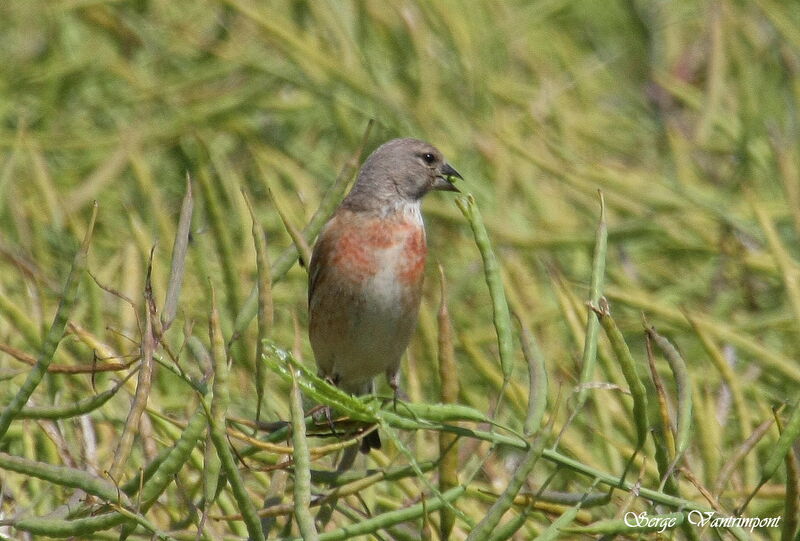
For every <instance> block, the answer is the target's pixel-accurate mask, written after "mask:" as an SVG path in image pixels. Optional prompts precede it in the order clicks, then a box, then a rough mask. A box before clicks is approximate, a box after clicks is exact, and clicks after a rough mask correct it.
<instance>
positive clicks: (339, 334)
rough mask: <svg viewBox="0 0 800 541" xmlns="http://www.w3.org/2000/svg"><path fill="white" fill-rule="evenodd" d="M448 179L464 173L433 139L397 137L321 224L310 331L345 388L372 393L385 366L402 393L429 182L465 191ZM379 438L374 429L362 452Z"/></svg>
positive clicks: (327, 367)
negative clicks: (402, 366)
mask: <svg viewBox="0 0 800 541" xmlns="http://www.w3.org/2000/svg"><path fill="white" fill-rule="evenodd" d="M450 177H458V178H462V177H461V175H460V174H459V173H458V171H456V170H455V169H453V168H452V167H451V166H450V165H449V164H448V163H447V162H446V161H445V160H444V158H443V157H442V153H441V152H439V150H438V149H437V148H436V147H434V146H432V145H430V144H428V143H426V142H424V141H420V140H418V139H393V140H391V141H389V142H387V143H385V144H383V145H382V146H380V147H379V148H378V149H377V150H375V152H373V153H372V155H370V157H369V158H367V161H366V162H364V165H363V167H362V168H361V171H360V172H359V174H358V179H357V180H356V183H355V185H354V186H353V188H352V190H350V193H349V194H348V195H347V197H345V199H344V201H342V203H341V205H339V208H338V209H337V210H336V212H335V213H334V215H333V217H332V218H331V219H330V221H329V222H328V223H327V224H326V225H325V227H324V228H323V229H322V232H321V233H320V236H319V239H318V240H317V243H316V245H315V246H314V252H313V254H312V256H311V264H310V265H309V287H308V313H309V337H310V339H311V347H312V349H313V350H314V357H315V358H316V361H317V367H318V369H319V374H320V375H321V376H322V377H325V378H327V379H328V380H330V381H331V382H333V383H334V384H335V385H336V386H338V387H339V388H341V389H342V390H344V391H347V392H349V393H352V394H355V395H361V394H367V393H370V392H372V385H373V379H374V378H375V377H376V376H378V375H379V374H381V373H383V374H385V375H386V377H387V379H388V382H389V385H390V386H391V388H392V389H393V390H394V391H395V393H397V389H398V385H397V373H398V370H399V368H400V358H401V357H402V355H403V352H404V351H405V350H406V348H407V347H408V342H409V340H410V339H411V335H412V334H413V332H414V328H415V327H416V324H417V314H418V312H419V304H420V297H421V295H422V281H423V277H424V270H425V256H426V255H427V251H428V249H427V245H426V241H425V225H424V224H423V222H422V213H421V211H420V203H421V200H422V197H423V196H424V195H425V194H427V193H428V192H430V191H432V190H444V191H453V192H457V191H459V190H458V188H456V187H455V186H454V185H453V184H452V183H451V182H450V180H449V178H450ZM380 444H381V442H380V438H379V437H378V433H377V432H371V433H370V434H368V435H367V436H366V437H365V438H364V439H363V440H362V442H361V450H362V451H363V452H368V451H369V450H370V449H371V448H379V447H380ZM350 449H353V448H350ZM345 457H347V454H345ZM353 459H355V453H354V452H353V453H352V454H351V456H350V457H349V462H350V463H352V460H353ZM347 461H348V458H343V459H342V464H340V466H339V469H340V470H341V469H346V468H347V467H349V464H347V465H344V463H345V462H347ZM343 465H344V468H343Z"/></svg>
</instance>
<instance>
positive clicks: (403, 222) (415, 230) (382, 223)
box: [330, 215, 426, 285]
mask: <svg viewBox="0 0 800 541" xmlns="http://www.w3.org/2000/svg"><path fill="white" fill-rule="evenodd" d="M342 218H343V219H341V220H340V221H339V222H338V223H336V224H335V226H334V227H335V229H336V234H335V235H334V236H333V238H334V239H335V240H333V246H331V260H330V261H331V264H332V265H334V266H336V267H339V268H341V269H342V270H343V271H344V274H345V275H347V276H349V277H350V278H351V279H352V280H354V281H356V282H358V281H362V280H365V279H367V278H370V277H372V276H375V275H376V274H377V273H378V272H379V271H381V270H385V269H386V268H387V267H389V268H392V269H393V270H394V272H396V273H397V277H398V280H399V281H400V282H401V283H403V284H405V285H415V284H416V283H417V282H418V281H419V280H420V279H421V278H422V273H423V272H424V269H425V254H426V246H425V230H424V228H423V227H422V226H421V225H420V224H418V223H416V222H413V221H410V220H408V219H406V217H405V216H398V217H392V218H388V219H387V218H372V217H371V218H368V219H364V218H355V217H353V216H352V215H350V216H348V215H345V216H344V217H342Z"/></svg>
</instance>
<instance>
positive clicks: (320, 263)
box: [308, 218, 336, 306]
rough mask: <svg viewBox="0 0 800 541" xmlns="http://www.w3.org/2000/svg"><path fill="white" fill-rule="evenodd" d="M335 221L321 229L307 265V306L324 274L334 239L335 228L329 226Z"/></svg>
mask: <svg viewBox="0 0 800 541" xmlns="http://www.w3.org/2000/svg"><path fill="white" fill-rule="evenodd" d="M335 219H336V218H334V219H333V220H331V221H330V222H328V223H327V224H326V225H325V227H324V228H323V229H322V232H321V233H320V234H319V238H318V239H317V243H316V244H315V245H314V251H313V252H312V253H311V263H309V265H308V304H309V306H310V305H311V299H312V298H313V297H314V291H315V290H316V287H317V284H319V283H320V281H321V280H322V275H323V274H324V271H325V268H326V267H328V265H326V264H325V262H326V260H327V259H328V258H329V257H330V253H331V249H332V248H333V244H334V242H335V238H334V237H335V230H336V228H334V227H331V224H332V223H333V221H334V220H335Z"/></svg>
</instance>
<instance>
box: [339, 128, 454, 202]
mask: <svg viewBox="0 0 800 541" xmlns="http://www.w3.org/2000/svg"><path fill="white" fill-rule="evenodd" d="M449 177H458V178H462V177H461V175H460V174H459V173H458V171H456V170H455V169H453V167H452V166H451V165H450V164H448V163H447V162H446V161H445V159H444V157H443V156H442V153H441V152H440V151H439V149H437V148H436V147H435V146H433V145H431V144H429V143H426V142H425V141H420V140H419V139H410V138H407V139H392V140H391V141H389V142H387V143H384V144H383V145H381V146H380V147H378V148H377V149H376V150H375V151H374V152H373V153H372V154H371V155H370V157H369V158H367V161H366V162H364V166H363V167H362V168H361V172H360V173H359V174H358V179H357V180H356V183H355V185H354V186H353V189H352V190H350V193H349V194H348V196H347V198H346V199H345V201H344V205H345V206H347V207H349V208H352V209H353V210H381V209H387V208H396V207H397V206H399V205H404V204H407V203H412V202H418V201H419V200H420V199H422V197H423V196H424V195H425V194H426V193H428V192H430V191H432V190H443V191H452V192H457V191H459V190H458V188H456V187H455V186H454V185H453V183H452V182H450V180H449Z"/></svg>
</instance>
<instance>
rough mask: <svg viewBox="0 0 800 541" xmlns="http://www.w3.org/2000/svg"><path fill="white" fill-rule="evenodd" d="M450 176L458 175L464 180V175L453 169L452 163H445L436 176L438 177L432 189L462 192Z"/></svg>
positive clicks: (457, 176)
mask: <svg viewBox="0 0 800 541" xmlns="http://www.w3.org/2000/svg"><path fill="white" fill-rule="evenodd" d="M450 177H456V178H460V179H461V180H464V177H462V176H461V173H459V172H458V171H456V170H455V169H453V166H452V165H450V164H449V163H444V164H443V165H442V169H441V170H440V171H439V174H438V175H437V176H436V179H434V181H433V186H431V189H432V190H441V191H445V192H461V190H459V189H458V188H456V187H455V185H454V184H453V182H452V181H451V180H450Z"/></svg>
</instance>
